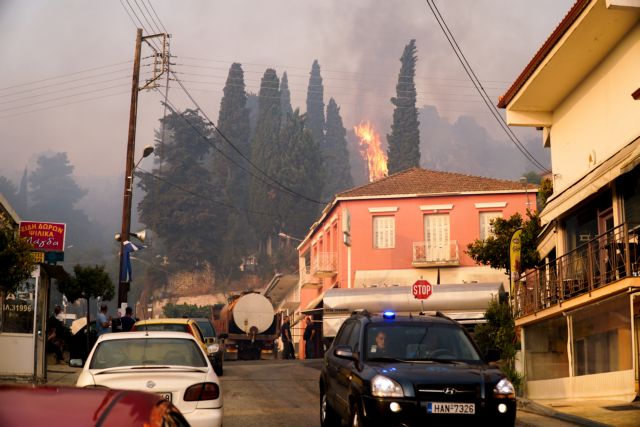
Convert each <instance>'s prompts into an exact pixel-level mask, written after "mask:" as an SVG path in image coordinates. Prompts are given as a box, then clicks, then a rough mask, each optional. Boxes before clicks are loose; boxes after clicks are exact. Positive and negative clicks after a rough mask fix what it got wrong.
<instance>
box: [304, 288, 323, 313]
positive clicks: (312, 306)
mask: <svg viewBox="0 0 640 427" xmlns="http://www.w3.org/2000/svg"><path fill="white" fill-rule="evenodd" d="M324 294H325V293H324V292H322V293H321V294H320V295H318V296H317V297H315V298H314V299H312V300H311V301H309V304H307V306H306V307H305V308H304V310H300V312H301V313H303V314H313V313H316V312H321V311H322V307H320V306H321V304H322V299H323V298H324Z"/></svg>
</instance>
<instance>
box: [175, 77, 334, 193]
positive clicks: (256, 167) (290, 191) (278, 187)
mask: <svg viewBox="0 0 640 427" xmlns="http://www.w3.org/2000/svg"><path fill="white" fill-rule="evenodd" d="M172 73H173V72H172ZM173 76H174V78H175V79H176V81H177V82H178V85H180V87H181V88H182V90H183V91H184V93H185V94H186V95H187V97H188V98H189V99H190V100H191V102H192V103H193V105H195V106H196V108H197V109H198V111H200V112H201V113H202V115H203V116H204V117H205V119H207V121H208V123H209V124H210V125H211V126H212V127H213V128H214V129H215V130H216V132H218V134H219V135H220V136H221V137H222V139H223V140H224V141H225V142H227V144H229V145H230V146H231V148H233V150H234V151H235V152H237V153H238V154H239V155H240V157H242V158H243V159H245V160H246V161H247V162H248V163H249V164H250V165H251V166H252V167H253V168H254V169H256V170H257V171H259V172H260V173H261V174H262V175H263V176H264V177H266V178H267V179H268V180H269V181H271V182H272V183H273V184H275V185H276V186H277V188H276V187H274V186H273V185H270V184H267V185H269V186H270V187H272V188H274V189H280V190H281V191H285V192H287V193H289V194H292V195H295V196H298V197H299V198H301V199H304V200H307V201H309V202H312V203H316V204H319V205H326V204H327V203H328V202H322V201H318V200H315V199H312V198H310V197H307V196H305V195H304V194H301V193H299V192H297V191H295V190H292V189H291V188H289V187H287V186H285V185H284V184H282V183H280V182H279V181H278V180H276V179H274V178H272V177H271V176H270V175H269V174H267V173H266V172H265V171H263V170H262V169H261V168H260V167H259V166H257V165H256V164H255V163H253V162H252V161H251V159H249V158H248V157H247V156H246V155H245V154H244V153H243V152H242V151H241V150H240V149H238V147H236V146H235V145H234V144H233V143H232V142H231V141H230V140H229V139H228V138H227V137H226V135H225V134H224V133H222V131H221V130H220V129H219V128H218V127H217V126H216V125H215V123H213V121H212V120H211V119H210V118H209V117H208V116H207V114H206V112H205V111H204V110H203V109H202V108H201V107H200V105H199V104H198V102H197V101H196V100H195V99H194V98H193V96H192V95H191V93H189V91H188V90H187V88H186V87H185V86H184V85H183V84H182V82H181V81H180V79H179V78H178V77H177V76H176V75H175V73H173ZM238 166H239V165H238ZM254 177H255V175H254ZM263 182H264V181H263Z"/></svg>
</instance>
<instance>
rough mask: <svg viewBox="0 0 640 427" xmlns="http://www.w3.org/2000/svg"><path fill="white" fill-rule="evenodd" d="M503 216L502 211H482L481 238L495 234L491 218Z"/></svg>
mask: <svg viewBox="0 0 640 427" xmlns="http://www.w3.org/2000/svg"><path fill="white" fill-rule="evenodd" d="M495 218H502V212H480V240H485V239H486V238H487V237H489V236H493V230H492V229H491V220H493V219H495Z"/></svg>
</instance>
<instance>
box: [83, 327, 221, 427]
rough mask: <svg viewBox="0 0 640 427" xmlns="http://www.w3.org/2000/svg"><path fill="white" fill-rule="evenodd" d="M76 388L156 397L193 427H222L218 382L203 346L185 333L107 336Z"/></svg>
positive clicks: (84, 370) (136, 333) (100, 339)
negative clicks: (167, 403)
mask: <svg viewBox="0 0 640 427" xmlns="http://www.w3.org/2000/svg"><path fill="white" fill-rule="evenodd" d="M76 386H77V387H107V388H113V389H125V390H142V391H147V392H152V393H157V394H160V395H162V396H163V397H165V398H166V399H167V400H170V401H171V403H173V404H174V406H176V407H177V408H178V409H179V410H180V412H181V413H182V415H183V416H184V417H185V418H186V419H187V421H188V422H189V424H190V425H191V426H192V427H198V426H221V425H222V390H221V388H220V381H219V380H218V376H217V375H216V373H215V372H214V370H213V367H212V366H211V363H210V362H209V360H208V358H207V355H206V354H205V352H204V350H203V349H202V347H201V346H200V344H199V343H198V342H197V341H196V340H195V338H194V337H193V336H192V335H189V334H187V333H185V332H154V331H149V332H146V331H140V332H122V333H112V334H104V335H102V336H100V338H99V339H98V341H97V342H96V345H95V346H94V347H93V350H92V351H91V353H90V354H89V357H88V359H87V362H86V363H85V365H84V368H83V369H82V372H81V373H80V377H79V378H78V381H77V382H76Z"/></svg>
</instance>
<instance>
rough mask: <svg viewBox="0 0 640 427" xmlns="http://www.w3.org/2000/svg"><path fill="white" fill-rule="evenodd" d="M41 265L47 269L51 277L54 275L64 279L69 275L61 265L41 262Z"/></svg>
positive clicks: (56, 277)
mask: <svg viewBox="0 0 640 427" xmlns="http://www.w3.org/2000/svg"><path fill="white" fill-rule="evenodd" d="M40 266H41V267H42V269H43V270H44V271H46V273H47V275H48V276H49V277H52V278H54V279H57V280H64V279H66V278H68V277H69V274H68V273H67V272H66V271H65V269H64V268H63V267H62V266H61V265H52V264H40Z"/></svg>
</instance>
